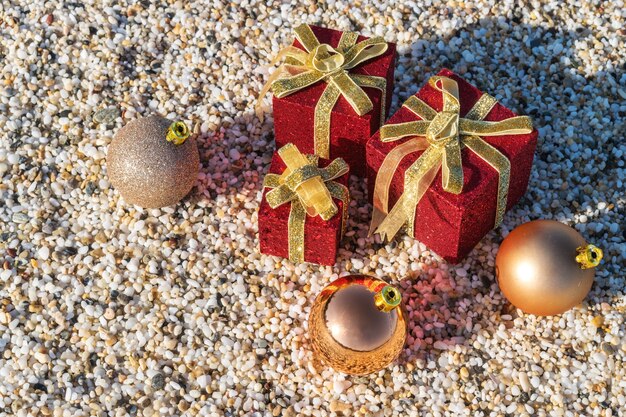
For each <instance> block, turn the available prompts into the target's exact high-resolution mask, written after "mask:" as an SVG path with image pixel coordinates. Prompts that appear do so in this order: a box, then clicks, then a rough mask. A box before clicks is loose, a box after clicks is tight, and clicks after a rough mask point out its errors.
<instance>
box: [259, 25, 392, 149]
mask: <svg viewBox="0 0 626 417" xmlns="http://www.w3.org/2000/svg"><path fill="white" fill-rule="evenodd" d="M295 33H296V38H297V39H298V41H299V42H300V43H301V44H302V46H303V47H304V48H305V50H302V49H300V48H296V47H294V46H287V47H285V48H283V49H281V50H280V51H279V53H278V55H277V56H276V57H275V58H274V59H273V60H272V63H271V65H272V66H273V65H276V64H277V63H278V62H280V61H283V60H284V63H283V64H281V65H280V67H279V68H278V69H277V70H276V71H274V73H273V74H272V75H271V76H270V77H269V79H268V81H267V83H266V84H265V86H264V87H263V89H262V90H261V93H260V94H259V103H258V104H257V115H258V116H259V118H261V117H262V113H260V111H259V107H258V106H259V105H260V100H261V98H262V97H264V96H265V94H266V93H267V92H268V91H269V90H270V89H271V90H272V93H273V94H274V95H275V96H276V97H278V98H282V97H285V96H287V95H289V94H293V93H295V92H297V91H300V90H302V89H305V88H307V87H309V86H311V85H313V84H315V83H317V82H319V81H324V82H326V84H327V85H326V88H325V89H324V92H323V93H322V95H321V97H320V99H319V100H318V102H317V104H316V106H315V116H314V142H315V143H314V149H315V154H317V155H319V156H321V157H323V158H329V151H330V143H329V141H330V113H331V111H332V109H333V107H334V106H335V104H336V103H337V100H338V99H339V97H340V96H343V97H344V98H345V99H346V100H347V101H348V103H350V106H351V107H352V109H353V110H354V111H355V112H356V113H357V114H358V115H359V116H363V115H364V114H366V113H369V112H370V111H371V110H372V109H373V104H372V101H371V100H370V98H369V97H368V96H367V93H366V92H365V90H363V87H371V88H376V89H378V90H380V91H382V96H381V100H380V101H381V118H380V119H381V124H382V121H383V119H384V114H385V97H386V88H387V82H386V80H385V78H383V77H375V76H371V75H362V74H351V73H350V70H351V69H353V68H355V67H357V66H358V65H360V64H362V63H364V62H365V61H368V60H370V59H373V58H376V57H378V56H380V55H382V54H384V53H385V51H387V47H388V46H387V43H386V42H385V40H384V39H383V38H382V37H379V36H377V37H374V38H369V39H366V40H364V41H361V42H359V43H357V42H356V41H357V39H358V34H357V33H354V32H344V33H343V34H342V36H341V39H340V40H339V44H338V46H337V47H336V48H334V47H332V46H330V45H328V44H322V43H320V42H319V41H318V39H317V37H316V36H315V34H314V33H313V31H312V30H311V28H310V27H309V26H308V25H306V24H303V25H300V26H298V27H297V28H295Z"/></svg>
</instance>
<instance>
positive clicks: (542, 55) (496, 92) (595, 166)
mask: <svg viewBox="0 0 626 417" xmlns="http://www.w3.org/2000/svg"><path fill="white" fill-rule="evenodd" d="M113 3H114V4H113ZM113 3H111V4H110V5H107V6H106V7H99V8H98V7H93V6H92V5H90V4H82V3H80V2H79V3H76V2H74V3H72V2H60V1H58V0H47V1H43V0H33V1H30V2H28V8H23V7H22V8H20V7H12V8H9V9H7V12H6V13H4V15H3V25H2V31H3V37H2V40H3V44H2V54H4V55H2V59H0V66H1V67H2V69H3V71H0V131H1V132H2V135H3V136H2V140H0V177H2V181H1V182H0V201H1V202H2V204H0V222H2V228H0V229H1V230H0V253H2V260H1V261H0V262H1V264H0V280H1V281H2V291H1V297H0V356H1V357H2V361H0V362H1V364H0V378H1V379H2V381H3V382H2V384H0V392H2V395H1V396H0V397H1V398H0V414H2V415H15V416H18V417H21V416H25V415H27V414H28V412H30V414H33V415H54V416H55V417H65V416H74V415H75V416H83V415H131V416H147V415H203V416H204V415H211V416H212V415H229V416H238V415H277V416H294V417H295V416H300V415H302V416H319V415H329V414H332V413H335V415H342V414H343V415H355V416H370V415H372V416H378V415H400V416H414V415H415V416H419V415H432V416H462V415H481V414H482V415H485V416H487V415H494V416H495V415H506V414H507V413H509V415H520V416H531V415H551V414H554V415H563V416H567V415H569V414H568V413H570V414H571V415H597V414H598V413H600V414H602V413H604V414H606V415H610V413H609V410H611V409H613V413H612V414H613V415H618V414H619V413H620V412H621V410H623V409H624V407H626V395H624V394H623V392H622V391H623V387H624V386H625V384H626V370H625V369H624V367H623V366H622V365H621V364H623V363H624V362H626V343H625V342H624V340H623V334H622V333H623V331H622V329H621V327H620V326H622V324H621V323H622V321H621V320H622V317H623V315H624V313H625V312H626V305H625V303H624V301H623V300H622V299H621V298H620V297H619V296H617V295H619V294H622V293H623V279H622V277H623V270H622V269H623V265H624V264H625V263H626V260H625V259H624V257H625V256H626V250H625V247H624V239H623V237H624V236H623V234H624V233H623V229H624V227H623V225H624V224H626V217H625V216H626V210H625V207H624V205H625V202H624V196H623V194H624V193H623V190H624V184H625V183H626V177H625V174H626V172H625V171H624V154H625V152H626V149H625V148H624V144H623V143H622V142H621V139H622V137H623V134H622V132H621V131H620V128H621V127H622V126H623V122H624V114H625V112H626V105H625V104H624V102H623V100H624V98H626V92H625V91H626V90H625V87H624V85H626V76H625V75H624V74H623V72H624V71H623V68H622V65H623V62H625V61H626V49H625V48H623V47H620V46H622V45H623V35H624V33H623V29H622V27H623V26H624V16H623V11H622V10H623V8H624V7H623V2H622V1H615V2H603V3H602V5H601V7H598V5H597V3H598V2H592V1H589V0H581V1H578V2H558V1H556V0H547V1H546V2H542V4H541V7H533V6H532V5H531V4H530V3H529V4H521V5H520V6H519V7H511V5H512V3H513V2H511V1H508V0H507V1H503V2H501V1H496V0H476V1H472V2H459V1H452V2H433V1H430V0H428V1H427V0H415V1H413V2H390V1H388V0H383V1H382V2H378V3H376V4H375V2H372V1H371V0H365V1H363V2H360V3H359V4H358V7H355V6H354V2H350V1H347V0H334V1H332V2H308V3H307V2H296V1H291V2H286V3H284V4H282V3H281V4H278V3H280V2H264V1H259V0H250V1H247V2H240V1H235V2H217V3H216V4H215V5H214V7H206V2H201V1H196V0H190V1H184V2H146V1H139V2H137V1H120V2H113ZM270 3H271V4H270ZM522 3H523V2H522ZM535 3H537V2H535ZM107 4H108V3H107ZM244 9H245V10H244ZM55 10H56V11H55ZM242 10H243V11H242ZM346 10H348V11H353V12H354V13H352V16H350V18H348V17H347V14H346ZM246 11H248V12H246ZM294 16H297V17H298V18H297V19H294ZM296 20H297V21H296ZM299 22H318V23H319V24H320V25H324V26H332V27H336V28H339V29H349V28H354V29H358V30H360V31H361V32H362V33H363V34H366V35H369V36H374V35H380V36H383V37H385V39H387V40H388V41H391V42H395V43H396V44H397V48H398V54H397V58H396V59H397V66H396V68H395V77H394V78H395V84H394V88H393V90H394V94H393V100H392V103H391V108H390V114H393V113H394V112H395V111H396V110H397V109H398V108H399V107H400V105H401V104H402V100H403V99H404V98H406V97H408V96H409V95H410V94H413V93H414V92H415V91H417V89H418V88H419V87H420V86H421V85H423V84H424V83H425V82H426V81H427V78H428V77H429V76H431V75H434V74H435V73H436V72H437V71H438V70H439V69H440V68H443V67H447V68H452V69H454V70H456V71H457V72H458V73H459V74H461V75H462V76H464V77H466V78H467V79H468V80H469V81H471V82H473V83H475V84H476V85H479V86H480V87H481V88H483V89H484V91H486V92H489V93H490V94H492V95H493V96H495V97H496V98H497V99H498V100H499V101H500V102H501V103H502V104H504V105H506V106H507V107H509V108H511V109H512V110H514V111H515V112H517V113H519V114H528V115H530V116H531V117H532V118H533V120H534V124H535V126H536V127H537V129H538V131H539V135H538V144H537V150H536V152H535V156H534V161H533V167H532V170H531V176H530V181H529V186H528V190H527V191H526V194H525V195H524V196H523V197H522V198H521V199H520V200H519V201H518V202H517V203H516V204H515V205H514V206H513V208H512V209H511V210H510V211H509V212H508V213H507V214H506V215H505V217H504V222H503V225H502V226H501V227H500V228H498V229H496V230H495V231H492V232H490V233H488V234H487V235H486V236H485V237H484V238H483V239H482V240H481V241H480V243H479V244H478V245H477V246H476V248H475V249H474V250H473V251H472V252H471V253H470V254H469V256H468V257H467V258H466V259H464V260H463V263H461V264H458V265H450V264H448V263H446V262H445V261H443V260H442V259H441V258H439V257H438V256H437V255H436V254H434V253H433V252H431V251H430V250H429V249H428V248H427V247H426V246H424V245H423V244H422V243H419V242H415V241H413V240H412V239H410V238H408V237H405V236H400V237H398V238H397V239H395V240H394V241H393V243H392V244H380V241H379V239H378V238H376V237H368V227H369V225H368V220H369V216H370V207H371V205H370V203H369V200H368V196H367V190H366V188H367V186H366V185H365V181H362V180H358V179H357V178H356V177H353V178H351V186H350V192H351V195H352V199H353V200H352V202H351V204H350V208H349V212H350V213H349V214H350V218H349V220H348V225H347V234H346V236H345V238H344V240H343V242H342V244H341V248H340V250H339V257H338V261H337V264H336V265H335V266H333V267H319V266H316V265H312V264H302V265H294V264H293V263H291V262H289V261H287V260H283V259H280V258H277V257H272V256H264V255H261V254H259V251H258V240H257V232H258V224H257V219H258V214H257V213H258V208H259V201H260V196H261V193H262V184H263V176H264V173H265V172H266V171H267V165H268V162H269V160H270V159H271V156H272V152H273V150H274V137H273V135H274V132H273V121H272V117H271V98H270V97H269V95H268V96H267V97H265V98H262V99H261V101H262V104H263V106H262V107H263V108H264V109H265V111H266V112H267V116H269V117H265V118H264V120H263V121H262V122H261V121H260V120H259V119H258V118H257V117H256V116H255V115H254V110H253V108H254V105H255V103H256V102H257V100H258V92H259V90H260V88H261V86H262V84H263V82H264V81H265V80H266V79H267V76H268V74H269V73H270V72H271V71H270V70H269V69H268V67H267V65H266V64H268V63H269V61H270V59H271V58H272V56H273V55H274V54H275V53H276V51H278V50H279V48H281V47H283V46H284V45H285V44H286V43H287V42H289V41H291V39H293V32H292V28H293V26H294V25H295V24H297V23H299ZM155 113H158V114H162V115H164V116H166V117H168V118H171V119H179V120H185V121H189V122H192V123H193V124H195V123H196V122H197V123H198V125H199V127H198V137H197V138H196V140H197V142H198V145H199V150H200V154H201V163H202V167H201V170H200V174H199V176H198V181H197V184H196V186H195V187H194V189H193V191H192V192H191V193H190V195H189V196H188V197H186V198H185V199H183V201H181V202H180V203H179V204H178V205H176V207H168V208H163V209H149V210H145V209H140V208H138V207H130V206H128V205H126V204H125V203H124V202H123V201H122V200H120V199H119V196H118V194H117V193H116V192H114V190H113V189H112V188H111V185H110V183H109V181H108V178H107V167H106V152H107V148H108V145H109V144H110V143H111V139H112V137H113V135H114V134H115V132H117V131H118V130H119V129H120V128H121V127H122V126H123V125H124V124H126V123H128V122H129V121H130V120H133V119H135V118H138V117H141V116H147V115H149V114H155ZM622 130H623V129H622ZM464 152H465V151H464ZM464 155H465V154H464ZM464 157H465V156H464ZM472 175H473V174H472ZM472 178H474V176H473V177H472ZM537 218H550V219H557V220H559V221H563V222H566V223H567V224H570V225H572V226H574V227H575V228H576V229H577V230H579V231H580V232H581V233H582V234H583V236H584V238H585V239H586V240H587V241H589V242H592V243H596V244H599V245H600V246H601V247H602V249H603V250H604V253H605V257H604V260H603V262H602V264H601V266H600V268H598V270H597V272H596V277H595V284H594V288H593V289H592V291H591V293H590V294H589V296H588V297H587V299H586V300H585V301H584V303H583V304H582V306H577V307H575V308H573V309H572V310H570V311H569V312H567V313H565V314H563V315H560V316H558V317H551V318H540V317H535V316H532V315H526V314H522V313H520V312H519V311H516V310H515V309H513V308H511V306H510V305H509V304H508V303H507V301H506V300H505V299H504V297H503V296H502V294H501V293H500V291H499V288H498V286H497V281H496V279H495V273H494V266H493V265H494V258H495V255H496V254H497V250H498V245H499V244H500V242H501V240H502V236H503V235H504V232H508V231H510V230H512V229H513V228H514V227H515V226H517V225H519V224H520V223H521V222H523V221H527V220H530V219H537ZM347 271H355V272H359V273H363V274H371V275H376V276H379V277H383V278H385V279H388V280H389V281H391V282H393V283H394V284H396V285H398V286H399V287H400V288H401V289H402V290H403V296H404V301H405V307H406V310H407V317H409V320H407V325H408V338H407V344H406V346H405V349H404V351H403V353H402V354H401V356H400V358H399V359H398V360H397V361H396V362H394V363H393V364H392V365H391V366H390V367H388V368H387V369H385V370H382V371H381V372H380V373H378V374H375V375H370V376H364V377H348V376H345V375H340V374H338V373H337V372H334V371H333V370H331V369H329V368H328V367H327V366H326V365H325V364H323V363H318V362H317V361H316V360H315V358H314V355H313V353H312V352H311V350H310V346H311V345H310V340H309V337H310V336H309V335H308V334H307V329H308V324H307V319H308V314H309V313H310V306H311V304H312V302H313V299H314V298H315V296H316V295H317V294H318V293H319V292H320V291H321V289H322V288H323V287H324V286H325V285H327V284H328V283H329V282H331V281H332V280H333V279H335V278H336V277H338V276H340V275H342V274H345V273H346V272H347ZM598 317H599V318H598ZM609 374H610V379H611V385H610V387H609V386H607V385H606V382H607V375H609ZM81 376H82V377H81ZM36 383H41V384H42V385H36ZM352 384H353V385H352ZM603 384H604V385H603ZM42 387H43V388H44V389H41V388H42ZM513 394H517V396H515V395H513ZM60 404H63V405H65V406H66V407H62V406H60ZM44 405H45V407H44ZM605 405H606V407H605ZM31 410H32V411H31Z"/></svg>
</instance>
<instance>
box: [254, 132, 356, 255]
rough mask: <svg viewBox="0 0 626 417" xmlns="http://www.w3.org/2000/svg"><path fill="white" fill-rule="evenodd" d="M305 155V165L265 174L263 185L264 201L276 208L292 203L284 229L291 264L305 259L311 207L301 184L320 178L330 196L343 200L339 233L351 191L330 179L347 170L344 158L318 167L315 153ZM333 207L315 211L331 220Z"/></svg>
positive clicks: (346, 213) (342, 230)
mask: <svg viewBox="0 0 626 417" xmlns="http://www.w3.org/2000/svg"><path fill="white" fill-rule="evenodd" d="M289 146H293V147H295V145H293V144H287V145H285V146H284V147H283V148H281V149H280V150H279V154H281V150H283V149H284V148H286V147H289ZM281 157H282V155H281ZM306 157H307V159H308V163H307V164H305V165H303V166H301V167H299V168H297V169H295V170H285V172H284V173H283V174H282V175H279V174H267V175H266V176H265V180H264V181H263V187H267V188H271V191H269V192H268V193H267V194H266V199H267V202H268V204H269V206H270V207H271V208H273V209H275V208H276V207H279V206H281V205H283V204H287V203H291V210H290V212H289V220H288V226H287V231H288V239H289V260H290V261H292V262H294V263H301V262H304V227H305V223H306V216H307V211H308V210H309V209H310V207H311V202H310V201H307V200H306V199H305V196H304V190H303V184H304V183H306V182H307V181H309V180H310V179H312V178H320V179H321V180H322V185H321V186H322V187H325V188H326V190H327V191H328V192H329V193H330V195H331V196H332V197H334V198H336V199H338V200H341V201H343V209H342V213H341V236H343V234H344V232H345V228H346V224H347V220H348V203H349V201H350V193H349V191H348V188H347V187H346V186H345V185H343V184H340V183H338V182H335V181H333V180H334V179H336V178H339V177H341V176H342V175H344V174H346V173H347V172H348V164H347V163H346V162H345V161H344V160H343V159H341V158H337V159H335V160H334V161H332V162H331V163H330V164H328V165H327V166H326V167H324V168H319V167H318V166H317V164H318V157H317V156H316V155H306ZM308 185H310V186H317V185H319V184H316V183H313V184H311V182H308ZM326 190H323V192H322V193H325V192H326ZM318 191H319V190H318ZM322 193H319V194H322ZM333 207H334V210H332V209H331V210H327V211H325V212H320V213H318V214H319V216H320V217H321V218H322V219H323V220H330V219H331V218H332V217H333V216H334V215H335V214H337V206H335V205H334V204H333Z"/></svg>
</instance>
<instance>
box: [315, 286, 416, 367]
mask: <svg viewBox="0 0 626 417" xmlns="http://www.w3.org/2000/svg"><path fill="white" fill-rule="evenodd" d="M406 333H407V328H406V320H405V313H404V310H403V307H402V295H401V294H400V291H399V290H398V289H397V288H395V287H392V286H390V285H388V284H387V283H386V282H385V281H383V280H380V279H376V278H373V277H369V276H365V275H350V276H346V277H343V278H339V279H337V280H335V281H333V282H332V283H331V284H329V285H328V286H327V287H326V288H324V289H323V290H322V292H321V293H320V294H319V295H318V296H317V298H316V299H315V302H314V303H313V307H312V308H311V314H310V316H309V338H310V340H311V344H312V346H313V351H314V352H315V353H316V354H317V355H319V357H320V358H321V359H322V360H323V361H325V362H326V363H327V364H329V365H330V366H331V367H333V368H334V369H336V370H338V371H340V372H344V373H347V374H353V375H364V374H369V373H372V372H376V371H378V370H380V369H382V368H384V367H386V366H387V365H389V364H390V363H391V362H393V361H394V360H395V359H396V358H397V357H398V355H399V354H400V352H401V351H402V348H403V347H404V343H405V340H406Z"/></svg>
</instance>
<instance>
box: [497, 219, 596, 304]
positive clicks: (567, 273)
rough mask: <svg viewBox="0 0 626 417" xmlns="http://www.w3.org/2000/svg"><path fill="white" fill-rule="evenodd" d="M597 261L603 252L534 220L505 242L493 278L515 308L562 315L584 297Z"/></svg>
mask: <svg viewBox="0 0 626 417" xmlns="http://www.w3.org/2000/svg"><path fill="white" fill-rule="evenodd" d="M601 259H602V251H601V250H600V249H598V248H597V247H595V246H593V245H588V244H587V243H586V242H585V239H583V237H582V236H581V235H580V234H579V233H578V232H577V231H576V230H574V229H572V228H571V227H569V226H566V225H564V224H562V223H559V222H557V221H553V220H535V221H532V222H529V223H525V224H523V225H521V226H519V227H517V228H516V229H514V230H513V231H512V232H511V233H510V234H509V235H508V236H507V237H506V238H505V239H504V241H503V242H502V245H501V246H500V250H499V251H498V255H497V256H496V277H497V280H498V284H499V285H500V289H501V290H502V293H503V294H504V296H505V297H506V298H507V299H508V300H509V301H510V302H511V304H513V305H514V306H515V307H517V308H519V309H521V310H523V311H525V312H526V313H530V314H536V315H538V316H549V315H553V314H561V313H563V312H565V311H567V310H569V309H570V308H572V307H574V306H576V305H577V304H579V303H580V302H581V301H582V300H583V299H584V298H585V296H586V295H587V293H588V292H589V290H590V289H591V285H592V284H593V277H594V274H595V272H594V267H595V266H597V264H598V263H599V262H600V260H601Z"/></svg>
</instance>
